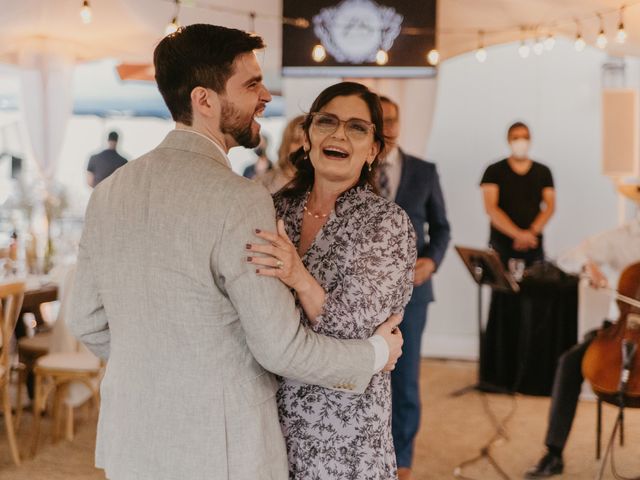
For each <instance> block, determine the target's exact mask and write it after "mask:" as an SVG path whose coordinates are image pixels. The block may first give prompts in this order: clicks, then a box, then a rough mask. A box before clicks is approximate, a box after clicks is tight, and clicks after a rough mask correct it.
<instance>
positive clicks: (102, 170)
mask: <svg viewBox="0 0 640 480" xmlns="http://www.w3.org/2000/svg"><path fill="white" fill-rule="evenodd" d="M107 140H108V147H107V149H106V150H103V151H102V152H100V153H97V154H96V155H92V156H91V158H90V159H89V164H88V165H87V184H89V186H90V187H91V188H94V187H95V186H96V185H98V184H99V183H100V182H101V181H102V180H104V179H105V178H107V177H108V176H109V175H111V174H112V173H113V172H115V171H116V170H117V169H118V168H120V167H122V166H123V165H124V164H125V163H127V159H126V158H124V157H123V156H122V155H120V154H119V153H118V152H117V151H116V147H117V146H118V133H117V132H109V136H108V137H107Z"/></svg>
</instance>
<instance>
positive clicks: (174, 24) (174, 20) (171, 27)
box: [164, 0, 180, 35]
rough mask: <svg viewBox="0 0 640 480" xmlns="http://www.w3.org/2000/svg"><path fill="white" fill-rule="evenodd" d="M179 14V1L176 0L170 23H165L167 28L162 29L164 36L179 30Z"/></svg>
mask: <svg viewBox="0 0 640 480" xmlns="http://www.w3.org/2000/svg"><path fill="white" fill-rule="evenodd" d="M179 14H180V0H176V10H175V13H174V14H173V17H171V21H170V22H169V23H167V26H166V27H165V29H164V34H165V35H172V34H174V33H176V32H177V31H178V29H179V28H180V21H179V20H178V15H179Z"/></svg>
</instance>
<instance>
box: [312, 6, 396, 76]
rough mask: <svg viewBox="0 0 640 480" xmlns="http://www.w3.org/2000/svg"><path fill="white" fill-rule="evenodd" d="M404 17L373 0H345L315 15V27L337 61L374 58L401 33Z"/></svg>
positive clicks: (349, 61)
mask: <svg viewBox="0 0 640 480" xmlns="http://www.w3.org/2000/svg"><path fill="white" fill-rule="evenodd" d="M403 20H404V17H403V16H402V15H400V14H399V13H398V12H397V11H396V10H395V9H394V8H392V7H384V6H381V5H378V4H377V3H376V2H374V1H372V0H344V1H342V2H341V3H340V4H338V5H337V6H335V7H330V8H323V9H322V10H320V12H319V13H318V14H317V15H315V16H314V17H313V31H314V33H315V34H316V36H317V37H318V38H319V39H320V42H321V43H322V45H323V46H324V48H325V49H326V50H327V52H329V53H330V54H331V56H333V58H335V59H336V60H337V61H338V62H342V63H351V64H360V63H365V62H374V61H375V60H376V53H377V52H378V50H384V51H388V50H390V49H391V47H392V46H393V42H394V41H395V39H396V38H397V37H398V35H400V30H401V27H402V21H403Z"/></svg>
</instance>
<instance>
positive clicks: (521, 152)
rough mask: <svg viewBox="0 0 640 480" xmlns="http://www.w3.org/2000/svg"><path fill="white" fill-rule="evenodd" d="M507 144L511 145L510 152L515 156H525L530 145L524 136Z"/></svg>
mask: <svg viewBox="0 0 640 480" xmlns="http://www.w3.org/2000/svg"><path fill="white" fill-rule="evenodd" d="M509 145H510V146H511V153H512V154H513V156H514V157H515V158H527V154H528V153H529V145H530V142H529V140H527V139H526V138H519V139H517V140H514V141H512V142H511V143H510V144H509Z"/></svg>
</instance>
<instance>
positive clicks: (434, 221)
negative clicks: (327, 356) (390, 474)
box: [378, 97, 451, 480]
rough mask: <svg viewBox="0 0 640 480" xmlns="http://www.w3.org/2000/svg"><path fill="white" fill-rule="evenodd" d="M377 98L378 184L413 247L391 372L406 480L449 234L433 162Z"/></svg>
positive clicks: (393, 109) (389, 105) (391, 107)
mask: <svg viewBox="0 0 640 480" xmlns="http://www.w3.org/2000/svg"><path fill="white" fill-rule="evenodd" d="M380 100H381V102H382V112H383V118H384V135H385V137H386V139H387V151H386V153H385V160H384V161H383V162H382V164H381V165H380V167H379V176H378V188H379V191H380V194H381V195H382V196H384V197H386V198H389V199H392V200H394V201H395V202H396V203H397V204H398V205H400V206H401V207H402V208H403V209H404V210H405V211H406V212H407V214H408V215H409V218H410V219H411V223H413V227H414V228H415V230H416V236H417V247H418V260H417V262H416V270H415V279H414V288H413V295H412V296H411V301H410V302H409V304H408V305H407V308H406V310H405V313H404V319H403V321H402V323H401V324H400V330H401V331H402V335H403V337H404V346H403V348H402V351H403V354H402V357H400V360H398V363H397V364H396V368H395V370H394V371H393V373H392V375H391V386H392V394H393V402H392V405H393V419H392V429H393V442H394V445H395V449H396V458H397V463H398V476H399V479H400V480H408V479H410V478H411V463H412V460H413V446H414V440H415V437H416V434H417V433H418V427H419V426H420V389H419V385H418V380H419V376H420V344H421V339H422V332H423V331H424V327H425V325H426V323H427V308H428V306H429V303H430V302H432V301H433V299H434V297H433V287H432V285H431V277H432V276H433V274H434V273H435V272H436V271H437V270H438V267H439V266H440V264H441V263H442V259H443V258H444V254H445V252H446V250H447V245H448V244H449V239H450V238H451V235H450V228H449V222H448V220H447V215H446V210H445V206H444V198H443V195H442V189H441V188H440V180H439V178H438V172H437V171H436V166H435V164H433V163H431V162H427V161H424V160H421V159H419V158H416V157H413V156H411V155H407V154H406V153H404V152H403V151H402V150H401V149H400V148H399V147H398V144H397V141H398V134H399V132H400V119H399V114H400V111H399V108H398V105H397V104H396V103H395V102H393V101H392V100H391V99H389V98H387V97H381V98H380Z"/></svg>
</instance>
